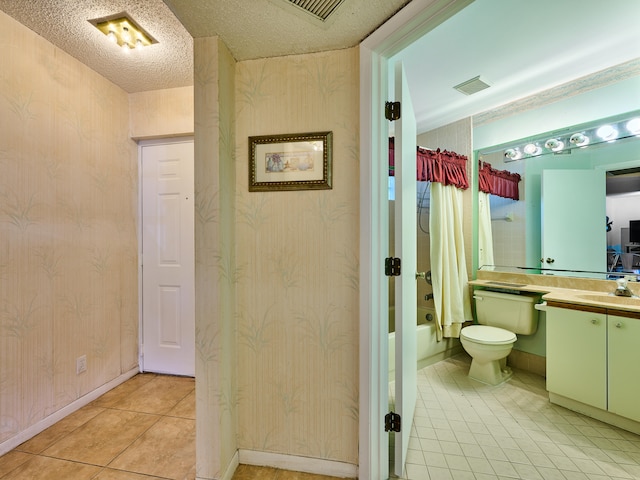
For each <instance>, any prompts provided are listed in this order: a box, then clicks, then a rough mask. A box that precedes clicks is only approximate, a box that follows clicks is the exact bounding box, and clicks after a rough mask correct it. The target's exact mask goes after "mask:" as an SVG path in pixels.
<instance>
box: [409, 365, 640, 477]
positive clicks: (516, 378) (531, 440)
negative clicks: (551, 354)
mask: <svg viewBox="0 0 640 480" xmlns="http://www.w3.org/2000/svg"><path fill="white" fill-rule="evenodd" d="M469 365H470V358H469V357H468V356H467V355H466V354H464V353H463V354H460V355H457V356H455V357H453V358H450V359H448V360H444V361H442V362H439V363H437V364H435V365H431V366H429V367H426V368H424V369H423V370H420V371H419V372H418V402H417V405H416V414H415V417H414V425H413V427H412V433H411V438H410V442H409V452H408V455H407V464H406V471H405V475H404V478H407V479H410V480H450V479H452V480H466V479H473V480H506V479H514V478H517V479H527V480H556V479H557V480H618V479H620V480H621V479H640V436H638V435H634V434H632V433H629V432H626V431H624V430H621V429H618V428H615V427H612V426H609V425H606V424H604V423H601V422H599V421H597V420H593V419H591V418H588V417H585V416H583V415H580V414H577V413H574V412H571V411H569V410H567V409H565V408H562V407H559V406H556V405H553V404H551V403H549V397H548V393H547V391H546V389H545V380H544V378H543V377H540V376H538V375H533V374H529V373H527V372H524V371H520V370H514V375H513V377H512V378H511V380H510V381H509V382H507V383H505V384H503V385H500V386H497V387H490V386H486V385H483V384H481V383H479V382H475V381H473V380H471V379H469V378H468V376H467V372H468V371H469Z"/></svg>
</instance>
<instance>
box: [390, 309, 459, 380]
mask: <svg viewBox="0 0 640 480" xmlns="http://www.w3.org/2000/svg"><path fill="white" fill-rule="evenodd" d="M429 319H431V320H429ZM416 321H417V328H416V341H417V342H418V370H420V369H421V368H424V367H426V366H427V365H431V364H434V363H436V362H439V361H440V360H444V359H445V358H449V357H451V356H453V355H456V354H458V353H460V352H462V351H463V350H462V345H461V344H460V340H459V339H457V338H444V339H442V341H441V342H438V337H437V335H436V328H437V327H436V311H435V309H434V308H433V307H418V318H417V320H416ZM395 366H396V333H395V307H389V373H392V372H394V371H395ZM390 380H392V378H391V377H390Z"/></svg>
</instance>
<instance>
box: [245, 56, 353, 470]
mask: <svg viewBox="0 0 640 480" xmlns="http://www.w3.org/2000/svg"><path fill="white" fill-rule="evenodd" d="M358 72H359V58H358V50H357V49H356V48H353V49H348V50H341V51H334V52H325V53H319V54H312V55H302V56H289V57H281V58H272V59H261V60H252V61H246V62H240V63H238V65H237V69H236V122H237V128H236V135H237V136H236V164H237V168H236V178H237V180H236V185H237V200H236V242H237V243H236V249H237V252H236V253H237V254H236V258H237V265H236V270H235V277H236V281H237V302H236V316H237V319H236V322H237V329H238V331H237V338H238V393H237V407H238V439H239V440H238V442H239V445H238V447H239V448H240V449H246V450H257V451H264V452H276V453H282V454H289V455H299V456H309V457H315V458H322V459H330V460H334V461H341V462H347V463H352V464H357V462H358V285H359V282H358V249H359V233H358V232H359V213H358V211H359V210H358V205H359V155H358V138H359V137H358V130H359V121H358V118H359V85H358V82H359V77H358ZM327 130H330V131H333V178H334V181H333V189H332V190H319V191H287V192H249V191H248V140H247V139H248V137H249V136H254V135H270V134H282V133H303V132H318V131H327Z"/></svg>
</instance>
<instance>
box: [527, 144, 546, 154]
mask: <svg viewBox="0 0 640 480" xmlns="http://www.w3.org/2000/svg"><path fill="white" fill-rule="evenodd" d="M523 150H524V153H526V154H527V155H540V153H541V152H542V149H541V148H540V147H539V146H538V145H536V144H535V143H528V144H526V145H525V146H524V148H523Z"/></svg>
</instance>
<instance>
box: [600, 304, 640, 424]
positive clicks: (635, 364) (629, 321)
mask: <svg viewBox="0 0 640 480" xmlns="http://www.w3.org/2000/svg"><path fill="white" fill-rule="evenodd" d="M607 323H608V325H607V329H608V331H607V333H608V340H609V355H608V360H609V361H608V384H609V402H608V410H609V411H610V412H611V413H615V414H617V415H620V416H622V417H626V418H630V419H632V420H635V421H637V422H640V402H639V401H638V399H640V374H638V368H640V319H636V318H628V317H623V316H619V315H611V314H609V315H608V318H607Z"/></svg>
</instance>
